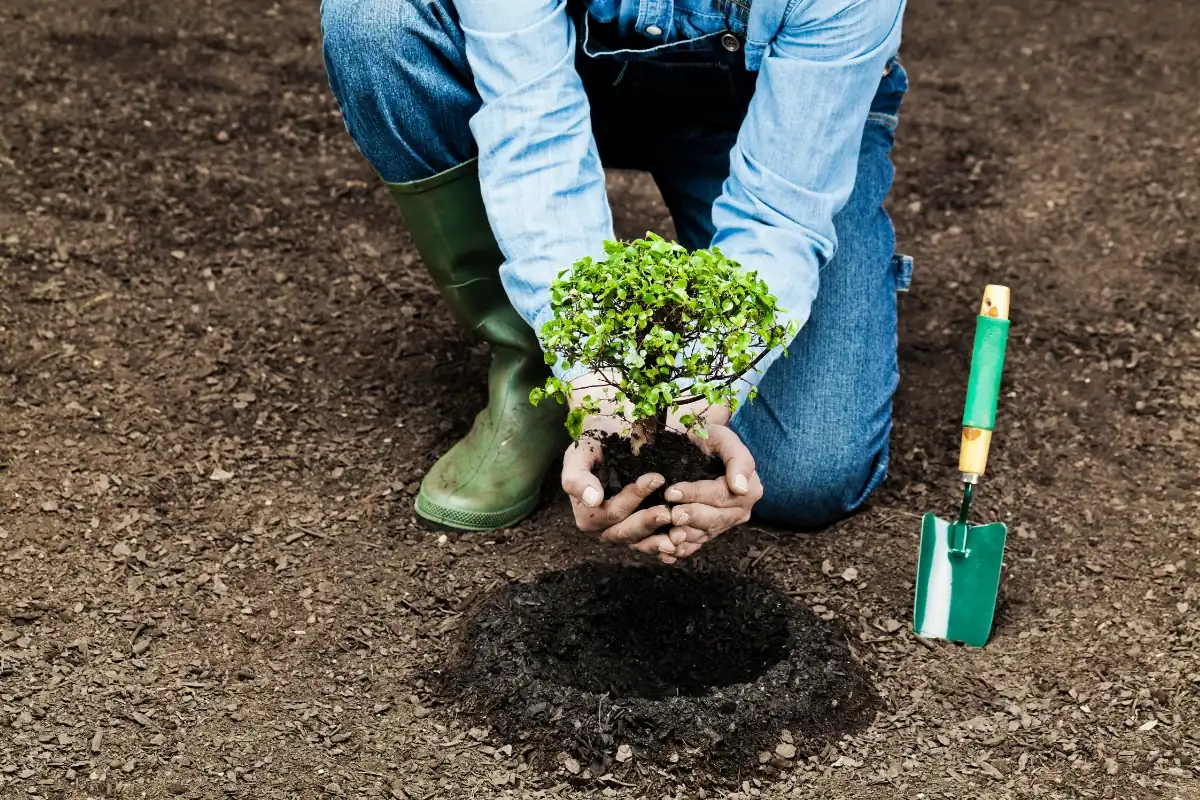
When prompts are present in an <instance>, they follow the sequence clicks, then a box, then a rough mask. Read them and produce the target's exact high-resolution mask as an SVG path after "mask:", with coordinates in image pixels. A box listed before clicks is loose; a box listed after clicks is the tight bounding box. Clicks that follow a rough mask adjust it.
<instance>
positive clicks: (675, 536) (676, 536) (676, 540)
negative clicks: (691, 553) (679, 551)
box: [670, 528, 687, 544]
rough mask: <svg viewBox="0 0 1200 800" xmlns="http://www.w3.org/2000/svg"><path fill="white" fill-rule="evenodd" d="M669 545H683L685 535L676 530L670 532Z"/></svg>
mask: <svg viewBox="0 0 1200 800" xmlns="http://www.w3.org/2000/svg"><path fill="white" fill-rule="evenodd" d="M670 536H671V544H683V540H684V539H686V538H687V534H686V533H684V532H683V531H681V530H679V529H678V528H676V529H675V530H673V531H671V533H670Z"/></svg>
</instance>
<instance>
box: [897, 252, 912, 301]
mask: <svg viewBox="0 0 1200 800" xmlns="http://www.w3.org/2000/svg"><path fill="white" fill-rule="evenodd" d="M912 275H913V260H912V257H911V256H906V255H901V254H900V253H896V254H895V255H893V256H892V280H893V281H894V282H895V284H896V291H897V292H907V291H908V287H909V286H911V285H912Z"/></svg>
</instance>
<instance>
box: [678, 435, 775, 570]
mask: <svg viewBox="0 0 1200 800" xmlns="http://www.w3.org/2000/svg"><path fill="white" fill-rule="evenodd" d="M706 430H707V432H708V437H707V438H704V439H702V438H700V437H698V436H694V435H693V436H692V440H693V441H694V442H695V443H696V444H697V445H698V446H699V447H700V448H701V449H702V450H704V451H705V452H706V453H708V454H709V455H715V456H717V457H719V458H720V459H721V460H722V461H723V462H724V463H725V476H724V477H723V478H719V479H717V480H707V481H694V482H689V483H677V484H675V485H674V486H670V487H668V488H667V491H666V493H665V497H666V499H667V502H669V503H672V504H673V506H672V508H671V525H672V528H671V530H670V532H669V533H668V537H669V540H670V541H671V543H672V547H673V550H672V553H671V557H672V560H676V559H680V558H686V557H687V556H690V555H692V554H694V553H695V552H696V551H697V550H699V549H700V548H701V547H702V546H704V545H705V544H707V543H708V542H710V541H711V540H712V539H714V538H716V537H717V536H720V535H721V534H722V533H725V532H726V531H727V530H729V529H730V528H734V527H737V526H738V525H742V524H745V523H746V522H749V521H750V513H751V511H752V510H753V509H754V505H755V503H757V502H758V501H759V500H761V499H762V495H763V486H762V481H761V480H759V477H758V473H757V472H756V471H755V467H754V456H752V455H751V454H750V450H749V448H747V447H746V445H745V444H744V443H743V442H742V440H741V438H740V437H738V435H737V434H736V433H734V431H733V429H732V428H729V427H727V426H725V425H709V426H708V427H707V429H706Z"/></svg>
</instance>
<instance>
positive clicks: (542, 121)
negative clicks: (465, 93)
mask: <svg viewBox="0 0 1200 800" xmlns="http://www.w3.org/2000/svg"><path fill="white" fill-rule="evenodd" d="M454 2H455V8H456V10H457V11H458V15H459V21H460V24H461V26H462V29H463V33H464V36H465V39H466V55H467V62H468V64H469V65H470V67H471V72H472V74H473V76H474V80H475V86H476V89H477V90H478V92H479V94H480V97H481V98H482V100H483V104H482V107H481V108H480V110H479V111H478V112H477V113H476V114H475V116H474V117H473V118H472V120H471V131H472V134H473V135H474V137H475V141H476V144H477V146H478V148H479V176H480V184H481V186H482V190H483V200H484V205H485V207H486V208H487V211H488V218H489V221H490V222H491V226H492V231H493V233H494V234H495V236H496V241H497V244H498V245H499V246H500V250H501V252H502V253H503V255H504V258H505V263H504V265H503V266H502V267H501V269H500V279H501V282H502V283H503V285H504V288H505V291H506V292H507V294H508V296H509V299H510V300H511V301H512V304H513V306H514V307H515V308H516V310H517V312H518V313H519V314H520V315H521V317H522V318H524V319H525V321H526V322H528V323H529V324H530V325H532V326H533V328H534V330H535V331H536V332H537V333H539V334H540V332H541V328H542V326H543V325H544V324H545V323H546V322H547V321H548V320H549V319H550V318H551V316H552V313H551V311H550V284H551V283H552V282H553V280H554V279H555V277H556V276H557V275H558V273H559V272H560V271H561V270H563V269H567V268H569V267H570V266H571V265H572V264H574V263H575V262H576V261H578V260H579V259H580V258H583V257H584V256H592V257H593V258H596V259H603V258H604V242H605V240H611V239H615V238H616V237H615V235H614V233H613V225H612V214H611V211H610V210H609V206H608V197H607V193H606V190H605V183H604V171H603V168H602V167H601V164H600V157H599V154H598V152H597V149H596V142H595V138H594V137H593V135H592V126H591V114H590V109H589V105H588V100H587V95H586V94H585V92H584V88H583V82H582V80H581V79H580V77H579V74H578V72H577V71H576V69H575V43H576V38H575V37H576V32H575V26H574V23H573V22H572V20H571V18H570V17H569V16H568V15H567V8H566V6H567V4H566V2H565V0H454ZM555 371H556V373H557V374H558V375H559V377H561V378H564V379H570V378H572V377H575V376H576V375H577V374H579V373H580V372H581V371H582V370H580V369H578V368H576V369H573V370H567V369H564V368H563V367H561V366H559V367H556V368H555Z"/></svg>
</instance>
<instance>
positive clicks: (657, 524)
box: [600, 506, 671, 545]
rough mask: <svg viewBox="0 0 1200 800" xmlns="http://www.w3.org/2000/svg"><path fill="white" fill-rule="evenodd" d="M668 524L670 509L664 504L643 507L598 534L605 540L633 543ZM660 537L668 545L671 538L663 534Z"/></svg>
mask: <svg viewBox="0 0 1200 800" xmlns="http://www.w3.org/2000/svg"><path fill="white" fill-rule="evenodd" d="M670 524H671V511H670V509H668V508H667V507H666V506H654V507H653V508H643V509H642V510H641V511H635V512H634V513H632V514H630V515H629V516H628V517H626V518H625V519H624V520H622V521H621V522H618V523H617V524H616V525H613V526H612V527H610V528H609V529H608V530H606V531H605V532H604V533H602V534H600V538H601V539H603V540H604V541H606V542H622V543H624V544H634V543H636V542H640V541H642V540H644V539H645V538H646V537H648V536H650V535H651V534H653V533H654V532H655V531H656V530H658V529H659V528H662V527H664V526H666V525H670ZM662 538H663V540H664V541H666V543H667V544H668V545H670V544H671V540H670V539H669V538H668V537H667V536H666V535H665V534H664V535H663V537H662Z"/></svg>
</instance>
